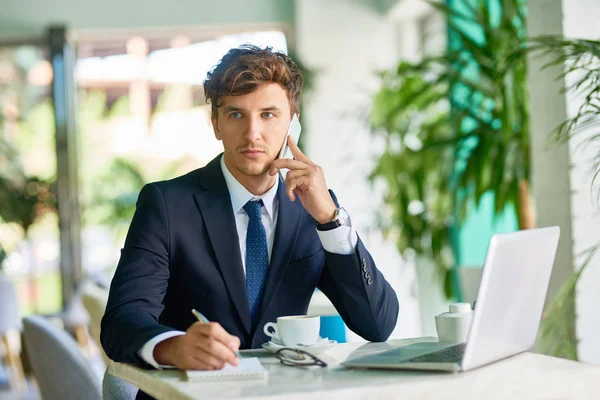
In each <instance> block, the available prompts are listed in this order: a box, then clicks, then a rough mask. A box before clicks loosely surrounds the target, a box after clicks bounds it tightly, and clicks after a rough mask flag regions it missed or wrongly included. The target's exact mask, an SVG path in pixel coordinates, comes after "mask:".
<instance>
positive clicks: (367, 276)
mask: <svg viewBox="0 0 600 400" xmlns="http://www.w3.org/2000/svg"><path fill="white" fill-rule="evenodd" d="M365 278H367V279H371V273H370V272H369V271H367V272H365Z"/></svg>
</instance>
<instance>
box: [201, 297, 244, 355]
mask: <svg viewBox="0 0 600 400" xmlns="http://www.w3.org/2000/svg"><path fill="white" fill-rule="evenodd" d="M192 314H194V317H196V319H197V320H198V321H200V322H202V323H203V324H208V323H209V322H210V321H209V320H208V318H206V317H205V316H204V315H202V313H201V312H200V311H197V310H196V309H194V308H192ZM234 353H235V355H236V356H237V358H240V359H241V358H243V357H242V355H241V354H240V352H239V351H234Z"/></svg>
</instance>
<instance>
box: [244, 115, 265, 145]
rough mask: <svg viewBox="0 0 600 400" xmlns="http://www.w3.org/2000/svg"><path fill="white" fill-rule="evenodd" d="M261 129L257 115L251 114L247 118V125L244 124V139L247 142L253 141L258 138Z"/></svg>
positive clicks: (260, 122)
mask: <svg viewBox="0 0 600 400" xmlns="http://www.w3.org/2000/svg"><path fill="white" fill-rule="evenodd" d="M261 130H262V121H261V119H260V117H258V116H252V117H250V118H248V125H247V126H246V133H245V136H246V139H247V140H248V142H255V141H257V140H259V139H260V137H261Z"/></svg>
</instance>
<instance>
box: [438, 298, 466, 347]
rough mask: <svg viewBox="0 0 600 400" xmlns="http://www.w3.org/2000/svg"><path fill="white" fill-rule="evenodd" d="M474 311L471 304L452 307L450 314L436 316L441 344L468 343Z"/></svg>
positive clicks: (452, 305)
mask: <svg viewBox="0 0 600 400" xmlns="http://www.w3.org/2000/svg"><path fill="white" fill-rule="evenodd" d="M472 317H473V310H472V309H471V305H470V304H469V303H456V304H451V305H450V312H445V313H443V314H440V315H436V316H435V327H436V329H437V334H438V340H439V341H440V342H454V343H464V342H466V341H467V336H468V335H469V329H470V328H471V319H472Z"/></svg>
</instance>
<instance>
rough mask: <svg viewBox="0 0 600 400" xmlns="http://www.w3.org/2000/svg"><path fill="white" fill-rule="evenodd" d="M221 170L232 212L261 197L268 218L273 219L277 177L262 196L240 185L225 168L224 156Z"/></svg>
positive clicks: (277, 183)
mask: <svg viewBox="0 0 600 400" xmlns="http://www.w3.org/2000/svg"><path fill="white" fill-rule="evenodd" d="M221 171H223V177H224V178H225V184H226V185H227V190H229V196H230V197H231V206H232V207H233V213H234V214H236V213H238V212H239V211H240V210H241V209H242V208H243V207H244V205H245V204H246V203H247V202H249V201H250V200H253V201H257V200H259V199H261V200H262V201H263V204H264V206H265V210H266V211H267V214H268V215H269V218H271V220H273V211H274V205H275V200H276V199H277V197H276V194H277V188H278V186H279V177H278V178H277V179H276V180H275V184H274V185H273V187H271V189H269V190H268V191H267V192H266V193H265V194H263V195H262V196H255V195H253V194H252V193H250V192H249V191H248V189H246V188H245V187H244V185H242V184H241V183H240V182H239V181H238V180H237V179H235V177H234V176H233V174H232V173H231V172H230V171H229V168H227V165H225V157H224V156H222V157H221Z"/></svg>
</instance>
